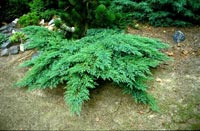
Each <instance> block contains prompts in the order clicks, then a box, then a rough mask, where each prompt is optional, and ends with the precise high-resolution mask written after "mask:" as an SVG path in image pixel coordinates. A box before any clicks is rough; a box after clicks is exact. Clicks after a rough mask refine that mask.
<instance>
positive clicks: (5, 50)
mask: <svg viewBox="0 0 200 131" xmlns="http://www.w3.org/2000/svg"><path fill="white" fill-rule="evenodd" d="M8 55H9V51H8V49H7V48H5V49H3V50H1V56H8Z"/></svg>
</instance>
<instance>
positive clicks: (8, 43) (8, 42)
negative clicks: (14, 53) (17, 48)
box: [1, 40, 11, 49]
mask: <svg viewBox="0 0 200 131" xmlns="http://www.w3.org/2000/svg"><path fill="white" fill-rule="evenodd" d="M10 45H11V42H10V41H9V40H7V41H6V42H4V43H3V44H2V45H1V48H2V49H5V48H8V47H9V46H10Z"/></svg>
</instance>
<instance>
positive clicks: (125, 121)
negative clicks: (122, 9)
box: [0, 25, 200, 130]
mask: <svg viewBox="0 0 200 131" xmlns="http://www.w3.org/2000/svg"><path fill="white" fill-rule="evenodd" d="M176 30H181V31H182V32H184V33H185V35H186V40H185V41H184V42H182V43H181V44H180V46H178V45H177V44H176V43H175V42H173V39H172V35H173V33H174V31H176ZM128 32H129V33H132V34H139V35H142V36H147V37H152V38H159V39H161V40H162V41H164V42H166V43H168V44H169V45H171V48H170V49H168V50H166V51H165V53H167V54H168V55H170V56H171V57H173V58H174V60H173V61H170V62H168V63H167V64H164V65H161V66H159V67H158V68H157V69H154V70H153V77H154V78H155V79H154V80H152V81H150V82H148V85H149V93H150V94H152V95H153V96H155V98H156V99H157V102H158V105H159V107H160V112H153V111H151V110H150V109H149V107H148V106H146V105H142V104H137V103H135V102H134V100H133V98H132V97H131V96H130V95H126V94H123V93H122V90H121V89H120V88H118V87H116V86H115V85H113V84H111V83H109V82H104V83H102V84H101V86H99V87H98V88H97V89H95V90H93V91H92V92H91V99H90V100H89V101H88V102H86V103H85V104H84V106H83V109H82V112H81V115H80V116H76V115H75V116H71V115H70V113H69V110H68V106H67V105H66V104H65V103H64V100H63V89H62V87H60V88H58V89H54V90H48V89H47V90H36V91H32V92H28V91H27V90H26V88H17V89H16V88H13V84H14V83H15V82H17V81H18V80H19V79H21V78H22V77H23V76H24V74H25V72H26V69H19V68H18V65H19V64H20V63H22V62H23V61H25V60H26V59H29V58H30V56H31V54H32V53H33V51H27V52H24V53H20V54H18V55H12V56H8V57H0V130H80V129H81V130H89V129H90V130H134V129H140V130H143V129H148V130H158V129H173V130H176V129H182V130H192V129H200V76H199V74H200V27H192V28H175V27H167V28H163V27H162V28H161V27H159V28H155V27H151V26H148V25H140V29H139V30H136V29H131V28H129V29H128Z"/></svg>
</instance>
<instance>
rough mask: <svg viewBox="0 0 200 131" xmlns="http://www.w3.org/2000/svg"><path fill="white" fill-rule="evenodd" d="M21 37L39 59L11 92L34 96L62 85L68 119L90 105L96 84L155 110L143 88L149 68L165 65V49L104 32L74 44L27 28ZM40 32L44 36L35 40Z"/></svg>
mask: <svg viewBox="0 0 200 131" xmlns="http://www.w3.org/2000/svg"><path fill="white" fill-rule="evenodd" d="M24 32H25V33H26V34H27V35H28V36H31V37H30V38H33V39H30V40H31V41H32V42H31V43H30V45H31V46H32V47H34V48H37V49H38V50H40V51H42V53H41V55H40V56H39V57H38V58H36V59H33V60H29V61H27V62H25V63H24V64H23V66H24V67H31V70H29V71H28V72H27V74H26V76H25V77H24V78H23V79H22V80H21V81H19V82H18V83H17V84H16V86H18V87H28V89H29V90H34V89H45V88H50V89H53V88H56V87H57V85H58V84H66V87H65V90H66V91H65V94H64V100H65V102H66V103H67V104H68V105H69V106H70V110H71V112H72V113H76V114H79V115H80V112H81V107H82V105H83V103H84V102H85V101H87V100H89V94H90V93H89V92H90V89H94V88H96V86H97V85H98V83H97V80H98V79H103V80H109V81H112V82H114V83H116V84H117V85H119V86H120V87H121V88H122V89H124V91H125V92H126V93H128V94H131V95H132V96H133V97H134V99H135V101H136V102H141V103H144V104H149V105H150V107H151V108H152V109H153V110H156V109H157V106H156V103H155V100H154V98H153V97H152V96H151V95H150V94H148V93H147V89H148V87H147V85H146V84H145V82H146V81H147V80H149V79H150V78H151V75H152V74H151V71H150V68H155V67H156V66H158V65H159V64H161V63H163V62H164V61H166V60H169V57H168V56H166V55H165V54H163V53H162V52H160V50H162V49H165V48H167V47H168V46H167V45H166V44H164V43H162V42H160V41H159V40H156V39H150V38H146V37H140V36H137V35H131V34H124V33H123V32H119V31H114V30H105V29H104V30H103V29H102V30H89V31H88V33H87V36H86V37H83V38H81V39H79V40H66V39H63V38H62V36H61V35H59V34H56V33H55V32H52V31H48V30H46V29H44V28H41V27H34V26H32V27H27V28H24ZM37 32H40V33H37ZM41 32H46V34H47V36H45V35H44V37H42V36H40V34H41ZM41 45H42V46H41Z"/></svg>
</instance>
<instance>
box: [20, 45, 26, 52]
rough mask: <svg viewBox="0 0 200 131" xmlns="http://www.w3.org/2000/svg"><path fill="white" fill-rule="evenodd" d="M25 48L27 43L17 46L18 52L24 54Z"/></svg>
mask: <svg viewBox="0 0 200 131" xmlns="http://www.w3.org/2000/svg"><path fill="white" fill-rule="evenodd" d="M27 46H28V43H24V44H20V45H19V50H20V51H22V52H24V51H26V50H27Z"/></svg>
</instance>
